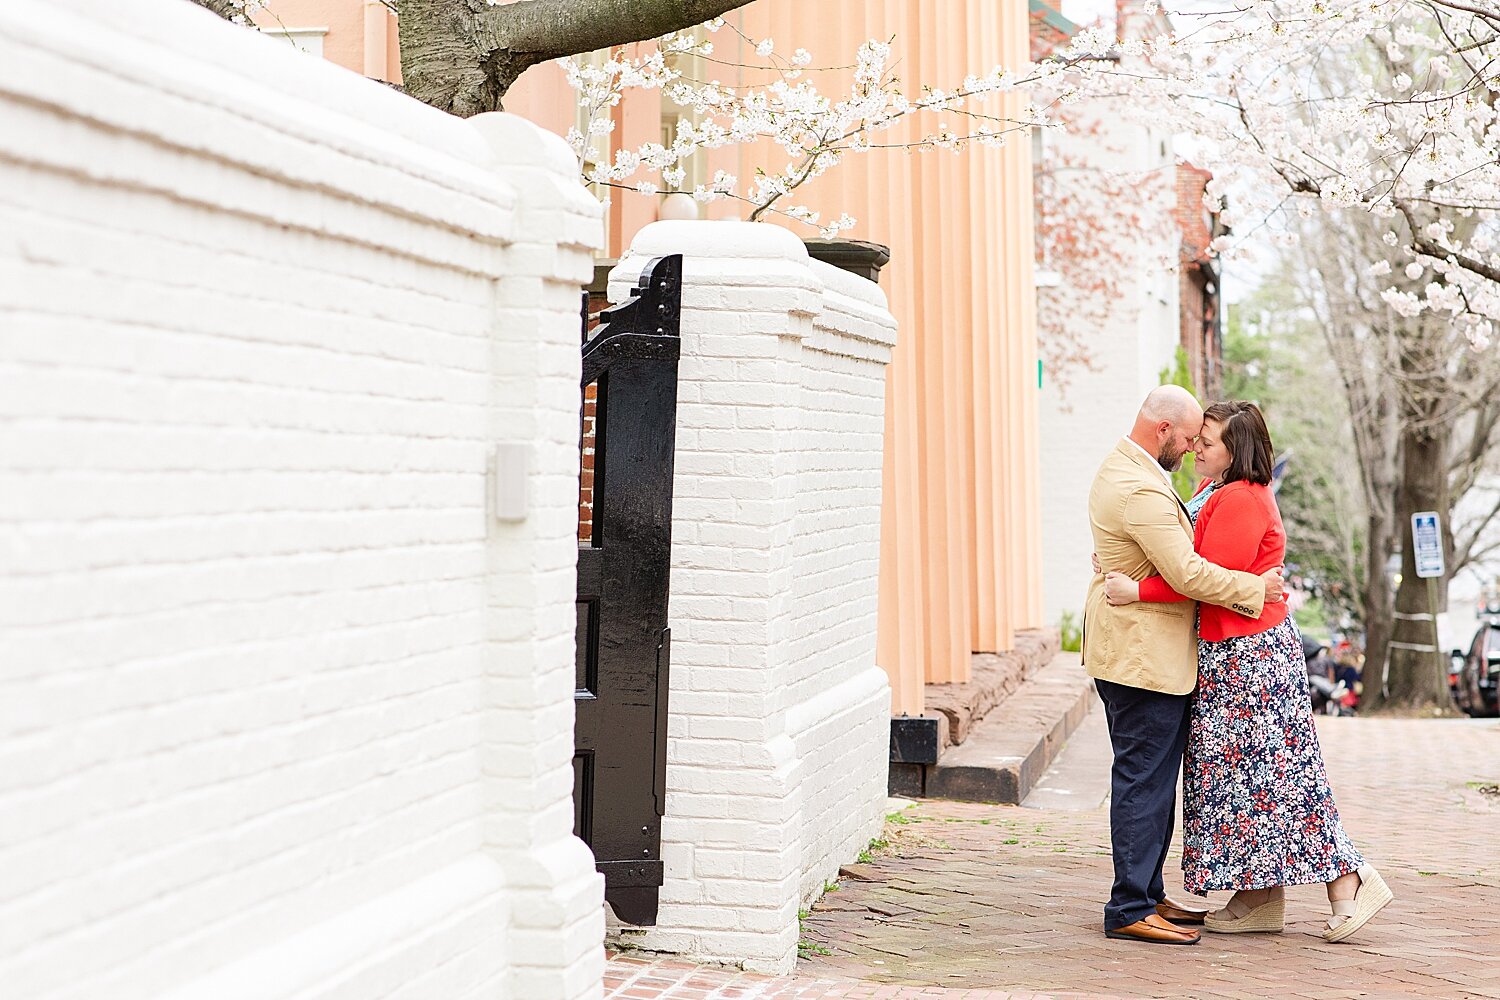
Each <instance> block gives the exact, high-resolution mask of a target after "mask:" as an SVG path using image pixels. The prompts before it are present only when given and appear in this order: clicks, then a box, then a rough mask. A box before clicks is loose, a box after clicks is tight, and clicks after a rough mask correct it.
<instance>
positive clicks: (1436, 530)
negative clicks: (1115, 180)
mask: <svg viewBox="0 0 1500 1000" xmlns="http://www.w3.org/2000/svg"><path fill="white" fill-rule="evenodd" d="M1411 548H1412V555H1413V556H1415V557H1416V563H1417V576H1419V577H1421V578H1423V579H1427V578H1428V577H1433V576H1442V575H1443V532H1442V530H1441V526H1440V525H1439V522H1438V515H1437V511H1435V510H1423V511H1418V512H1417V513H1415V514H1413V515H1412V516H1411Z"/></svg>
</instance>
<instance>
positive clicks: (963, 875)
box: [605, 719, 1500, 1000]
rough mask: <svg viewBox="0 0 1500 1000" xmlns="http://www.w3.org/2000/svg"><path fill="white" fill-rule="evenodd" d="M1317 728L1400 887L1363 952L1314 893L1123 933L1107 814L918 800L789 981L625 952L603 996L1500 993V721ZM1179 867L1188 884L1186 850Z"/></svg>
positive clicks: (1346, 803) (1368, 932)
mask: <svg viewBox="0 0 1500 1000" xmlns="http://www.w3.org/2000/svg"><path fill="white" fill-rule="evenodd" d="M1320 733H1321V734H1322V737H1323V745H1324V749H1325V752H1326V755H1327V758H1328V764H1329V770H1330V774H1331V777H1332V781H1333V788H1334V794H1335V796H1336V798H1337V801H1338V804H1339V807H1340V810H1341V812H1342V814H1343V816H1344V821H1345V824H1346V826H1347V827H1348V829H1349V832H1350V834H1351V836H1352V837H1353V838H1354V840H1355V842H1356V844H1358V845H1359V846H1360V848H1361V849H1362V850H1363V851H1364V852H1365V853H1366V855H1367V856H1368V857H1369V858H1370V860H1371V861H1372V862H1373V863H1375V864H1376V865H1377V866H1378V867H1379V868H1380V869H1381V871H1382V873H1383V874H1384V875H1385V876H1386V879H1387V881H1388V882H1390V883H1391V887H1392V889H1393V890H1394V891H1395V893H1396V901H1395V902H1394V903H1392V904H1391V906H1390V907H1388V908H1387V909H1386V910H1385V911H1384V912H1383V913H1382V914H1381V915H1380V916H1379V917H1377V918H1376V920H1375V921H1373V922H1372V923H1371V924H1370V925H1369V927H1367V928H1366V929H1365V930H1364V931H1362V932H1361V933H1360V934H1359V935H1357V936H1356V937H1355V938H1354V941H1353V943H1351V944H1345V945H1328V944H1325V943H1324V942H1323V940H1322V939H1321V937H1319V936H1318V934H1319V932H1320V930H1321V928H1322V922H1323V920H1324V918H1325V917H1326V914H1327V902H1326V899H1325V897H1324V895H1323V890H1322V887H1321V886H1302V887H1298V888H1295V889H1292V890H1290V891H1289V892H1288V927H1287V931H1286V933H1285V934H1281V935H1243V936H1239V935H1233V936H1231V935H1205V936H1204V942H1203V943H1202V944H1201V945H1199V946H1197V947H1194V948H1164V947H1161V946H1150V945H1140V944H1131V943H1126V942H1115V941H1110V940H1108V939H1106V938H1104V936H1103V935H1102V934H1101V933H1100V930H1099V926H1100V920H1101V906H1102V901H1103V898H1104V896H1105V895H1106V894H1107V892H1108V886H1109V875H1110V860H1109V849H1108V843H1109V838H1108V816H1107V814H1106V812H1105V810H1104V809H1102V808H1099V809H1093V810H1090V811H1086V812H1064V811H1057V810H1038V809H1023V808H1019V807H1014V806H987V805H976V804H969V803H949V802H924V803H922V804H920V805H918V806H917V807H915V808H913V809H911V810H908V811H907V813H905V814H903V816H902V818H903V819H905V820H907V822H905V823H902V824H893V825H892V826H891V827H890V829H891V835H890V839H891V841H892V846H891V849H890V850H889V851H887V852H885V853H884V854H883V855H882V856H879V857H877V858H876V859H875V861H874V862H873V863H872V864H871V865H869V866H867V869H868V874H869V875H870V876H871V877H872V879H873V880H872V881H858V880H854V879H848V878H846V879H843V880H841V882H840V888H839V891H837V892H832V893H829V894H828V895H826V896H825V897H824V898H823V900H822V901H821V902H819V904H818V905H817V906H816V907H815V908H814V911H813V913H812V915H811V916H810V917H809V919H808V921H807V923H806V940H807V941H808V942H810V943H811V944H813V945H815V946H817V947H819V948H822V949H826V950H827V951H828V952H829V954H827V955H815V956H811V957H810V958H808V959H807V960H805V961H803V962H802V963H800V965H799V969H798V975H797V976H796V977H795V978H789V979H769V978H766V977H761V976H752V975H749V974H745V973H733V972H726V971H722V970H709V969H694V968H693V967H692V966H689V965H686V964H684V963H674V962H658V963H650V962H639V961H637V960H632V959H628V958H620V957H616V958H615V959H613V960H612V961H611V963H610V966H609V977H610V978H609V981H608V983H607V984H606V989H605V996H606V997H610V998H626V997H629V998H632V1000H635V998H642V1000H644V998H661V1000H720V998H726V1000H727V998H730V997H740V998H752V997H753V998H757V1000H759V998H771V997H777V998H788V1000H790V998H797V1000H814V998H830V997H867V998H882V1000H887V998H888V1000H896V998H901V1000H905V998H918V997H922V998H934V1000H938V998H942V1000H958V998H965V1000H999V998H1002V997H1023V996H1024V997H1035V996H1083V995H1087V996H1132V997H1161V996H1192V997H1266V996H1276V997H1299V998H1314V997H1316V998H1338V997H1351V998H1352V997H1364V998H1370V997H1389V996H1433V997H1491V998H1500V958H1497V957H1496V955H1497V952H1500V863H1497V859H1496V856H1497V854H1500V802H1496V801H1495V800H1494V799H1492V798H1490V797H1488V796H1486V795H1484V794H1481V793H1480V792H1479V791H1478V790H1477V789H1476V788H1475V787H1473V786H1472V785H1471V783H1475V784H1477V783H1483V782H1495V781H1497V780H1500V725H1497V724H1496V723H1494V722H1468V721H1456V720H1451V721H1450V720H1432V721H1427V720H1382V719H1328V720H1320ZM1167 874H1168V886H1169V888H1171V887H1173V885H1174V883H1175V885H1176V886H1179V887H1180V885H1181V881H1180V868H1179V867H1178V864H1177V860H1176V859H1175V858H1174V859H1173V860H1172V861H1170V862H1169V863H1168V873H1167ZM1224 898H1226V896H1225V895H1224V894H1218V895H1217V896H1216V899H1217V900H1222V899H1224ZM1056 990H1063V991H1067V992H1066V993H1056V992H1048V991H1056ZM653 991H654V992H653Z"/></svg>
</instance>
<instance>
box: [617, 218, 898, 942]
mask: <svg viewBox="0 0 1500 1000" xmlns="http://www.w3.org/2000/svg"><path fill="white" fill-rule="evenodd" d="M667 253H683V254H684V256H685V261H684V274H683V285H684V289H683V296H684V301H683V314H682V338H683V350H682V361H681V373H680V384H679V390H678V393H679V395H678V398H679V406H678V423H677V458H676V481H675V491H676V492H675V497H674V499H673V527H672V530H673V539H672V595H671V609H670V621H671V625H672V679H671V680H672V683H671V704H670V718H669V728H668V732H669V739H668V744H667V746H668V754H667V787H668V794H667V815H666V817H665V821H664V823H663V857H664V859H665V861H666V879H667V882H666V886H665V887H664V889H663V893H662V906H661V912H660V914H659V919H658V925H657V927H656V928H654V929H651V930H640V929H634V928H617V929H616V931H615V936H616V939H617V940H619V941H620V942H621V943H623V944H627V945H633V946H638V947H642V948H647V949H653V950H661V951H672V952H679V953H683V954H687V955H690V956H694V957H699V958H706V959H712V960H718V961H727V962H732V963H735V964H739V965H743V966H744V967H746V968H752V969H759V970H765V971H774V972H786V971H789V970H790V969H791V968H792V966H793V965H794V963H795V961H796V943H797V910H798V908H799V906H800V905H803V904H805V903H807V902H808V901H809V900H811V899H813V898H815V897H816V896H817V895H818V893H819V892H820V891H821V889H822V886H823V884H824V882H825V881H827V880H830V879H832V878H834V877H835V876H836V875H837V871H838V866H839V865H840V864H844V863H847V862H849V861H852V860H853V859H854V858H855V856H856V855H857V854H858V853H859V851H860V849H861V848H863V847H864V846H865V844H866V843H867V842H868V841H869V839H870V838H871V837H872V836H874V835H875V834H876V833H878V832H879V830H880V825H881V820H882V813H883V809H884V805H885V795H886V768H887V759H888V756H889V745H890V689H889V687H888V685H887V682H886V678H885V674H884V672H883V671H881V670H880V669H879V668H878V667H877V666H876V665H875V599H876V591H877V556H878V553H879V529H880V477H881V454H882V437H883V432H884V408H885V365H886V364H887V363H888V362H889V360H890V350H891V346H892V344H893V343H894V338H895V320H894V318H893V317H892V316H891V314H890V311H889V310H888V309H887V307H886V303H885V296H884V294H883V293H882V292H881V291H880V289H879V287H878V286H876V285H874V284H872V283H871V282H868V281H865V280H863V279H861V278H857V277H855V276H853V275H850V274H848V273H846V272H843V271H840V270H838V269H836V268H833V267H830V266H828V265H826V264H823V263H820V262H815V261H809V260H808V259H807V254H806V250H805V249H804V248H803V246H802V244H801V242H800V241H799V240H798V239H797V238H796V237H794V236H793V235H792V234H790V233H788V232H787V231H785V230H783V229H780V228H777V227H774V226H767V225H758V224H747V223H733V222H659V223H656V224H654V225H651V226H648V227H647V228H646V229H644V230H642V232H641V233H640V234H639V235H638V236H637V238H636V240H635V242H634V244H633V246H632V248H631V251H630V254H629V255H628V256H627V257H626V258H625V259H623V260H622V261H621V262H620V265H619V266H618V267H617V268H616V269H615V271H614V273H613V274H612V275H611V280H610V288H611V295H612V297H614V298H617V299H618V298H619V297H622V296H623V295H624V294H625V291H626V289H627V288H629V287H630V286H632V285H633V284H634V282H635V280H636V278H637V276H638V275H639V274H640V271H641V269H642V267H643V266H644V265H645V263H646V261H647V260H648V259H650V258H651V257H654V256H659V255H662V254H667Z"/></svg>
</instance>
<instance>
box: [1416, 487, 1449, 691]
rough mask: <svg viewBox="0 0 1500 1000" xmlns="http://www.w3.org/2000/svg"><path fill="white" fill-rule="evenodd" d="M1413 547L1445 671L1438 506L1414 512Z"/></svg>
mask: <svg viewBox="0 0 1500 1000" xmlns="http://www.w3.org/2000/svg"><path fill="white" fill-rule="evenodd" d="M1411 550H1412V555H1413V556H1414V557H1415V558H1414V560H1413V561H1414V562H1415V563H1416V566H1417V577H1418V578H1419V579H1423V580H1426V581H1427V606H1428V607H1429V608H1430V609H1431V615H1430V617H1431V620H1432V651H1433V653H1434V654H1435V655H1436V658H1437V664H1438V673H1439V675H1441V674H1442V673H1443V671H1444V664H1443V649H1442V644H1441V643H1440V642H1439V641H1438V627H1437V610H1438V598H1437V585H1438V580H1439V578H1441V577H1442V575H1443V572H1444V569H1445V567H1444V564H1443V530H1442V522H1441V521H1439V520H1438V513H1437V511H1435V510H1422V511H1418V512H1417V513H1415V514H1413V515H1412V516H1411Z"/></svg>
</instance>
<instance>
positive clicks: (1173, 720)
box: [1083, 386, 1391, 944]
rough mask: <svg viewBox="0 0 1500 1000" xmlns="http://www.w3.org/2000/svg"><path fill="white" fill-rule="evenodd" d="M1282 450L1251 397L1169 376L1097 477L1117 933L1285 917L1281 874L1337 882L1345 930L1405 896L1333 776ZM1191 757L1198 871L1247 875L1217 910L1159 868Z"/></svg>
mask: <svg viewBox="0 0 1500 1000" xmlns="http://www.w3.org/2000/svg"><path fill="white" fill-rule="evenodd" d="M1189 450H1192V451H1193V452H1194V454H1195V456H1196V470H1197V472H1198V474H1199V475H1200V476H1202V477H1203V481H1202V482H1201V483H1200V484H1199V487H1198V491H1197V493H1196V494H1195V495H1194V496H1193V498H1192V499H1191V500H1190V501H1188V502H1187V503H1186V504H1184V503H1183V502H1182V501H1181V500H1180V499H1179V498H1178V496H1177V493H1176V491H1175V490H1174V489H1173V487H1172V483H1171V473H1172V472H1174V471H1176V469H1177V468H1178V466H1180V465H1181V464H1182V456H1183V455H1184V454H1186V453H1187V452H1188V451H1189ZM1271 462H1272V449H1271V438H1270V434H1269V433H1268V432H1267V430H1266V424H1265V420H1264V418H1263V417H1262V416H1261V413H1260V410H1259V409H1258V408H1256V406H1255V405H1254V404H1253V403H1245V402H1230V403H1216V404H1214V405H1213V406H1210V407H1209V408H1208V410H1207V412H1205V411H1204V410H1203V409H1202V408H1201V407H1200V406H1199V404H1198V401H1197V400H1196V399H1194V398H1193V396H1192V394H1191V393H1189V392H1187V391H1186V390H1185V389H1181V388H1179V387H1177V386H1161V387H1159V388H1157V389H1154V390H1152V392H1151V394H1150V395H1149V396H1147V397H1146V401H1145V403H1144V404H1143V405H1142V406H1141V410H1140V413H1139V414H1138V415H1137V416H1136V420H1135V426H1134V427H1133V428H1132V429H1131V431H1130V433H1129V434H1128V435H1127V436H1126V437H1125V438H1124V439H1123V440H1121V441H1120V442H1119V444H1118V445H1117V446H1116V447H1115V449H1114V451H1112V452H1111V453H1110V454H1109V457H1108V458H1106V459H1105V460H1104V464H1103V465H1101V466H1100V468H1099V472H1098V474H1097V476H1095V478H1094V485H1093V488H1092V490H1091V491H1090V492H1089V521H1090V523H1091V525H1092V527H1093V535H1094V546H1095V567H1094V569H1095V574H1094V579H1093V581H1092V582H1091V583H1090V585H1089V594H1088V602H1087V604H1086V605H1085V609H1084V634H1083V659H1084V664H1085V666H1086V667H1087V669H1088V672H1089V674H1090V676H1092V677H1094V678H1095V682H1096V685H1097V687H1098V691H1099V697H1100V699H1101V700H1102V701H1103V702H1104V713H1105V719H1106V721H1107V723H1108V725H1109V737H1110V742H1111V744H1112V745H1113V747H1114V768H1113V771H1112V772H1111V782H1110V786H1111V799H1110V807H1109V821H1110V837H1111V841H1112V847H1113V851H1114V866H1115V880H1114V890H1113V892H1112V893H1111V895H1110V900H1109V904H1108V905H1107V906H1105V908H1104V933H1105V934H1106V935H1107V936H1109V937H1112V938H1122V939H1126V940H1135V941H1145V942H1151V943H1156V944H1197V943H1198V939H1199V936H1198V931H1197V929H1196V928H1194V927H1192V926H1188V925H1193V924H1203V925H1204V926H1205V928H1206V929H1207V930H1209V931H1215V932H1222V933H1231V934H1233V933H1243V932H1247V931H1272V932H1274V931H1280V930H1282V928H1283V925H1284V922H1285V913H1286V903H1285V898H1284V895H1283V891H1284V887H1285V886H1287V885H1302V884H1308V883H1313V882H1322V883H1325V884H1326V885H1327V888H1328V899H1329V902H1330V903H1331V905H1332V910H1333V916H1332V918H1331V919H1329V921H1328V925H1327V929H1326V930H1325V931H1324V934H1323V936H1324V937H1325V938H1326V939H1328V940H1329V941H1342V940H1344V939H1345V938H1347V937H1349V936H1350V935H1351V934H1353V933H1354V932H1355V931H1357V930H1359V929H1360V928H1361V927H1363V926H1364V924H1365V923H1366V922H1367V921H1368V920H1369V919H1370V918H1371V917H1372V916H1374V915H1375V913H1376V912H1377V911H1378V910H1380V908H1381V907H1383V906H1385V904H1386V903H1388V902H1390V899H1391V892H1390V890H1389V889H1388V888H1387V887H1386V884H1385V882H1384V881H1383V880H1382V879H1381V877H1380V875H1379V873H1377V872H1376V871H1375V869H1374V868H1372V867H1371V866H1369V865H1367V864H1366V863H1365V861H1364V859H1363V858H1362V857H1361V856H1360V854H1359V852H1358V851H1357V850H1355V848H1354V845H1353V844H1352V843H1351V842H1350V840H1349V837H1348V835H1347V834H1345V833H1344V827H1343V825H1342V824H1341V823H1340V822H1339V815H1338V810H1337V809H1336V808H1335V807H1334V804H1333V794H1332V792H1331V791H1330V790H1329V787H1328V775H1327V771H1326V770H1325V768H1324V765H1323V753H1322V750H1321V749H1320V748H1319V746H1318V736H1317V733H1316V731H1315V730H1314V729H1313V720H1312V708H1311V702H1310V700H1309V698H1308V690H1307V668H1306V661H1305V659H1304V657H1303V653H1302V641H1301V637H1300V636H1299V634H1298V632H1297V626H1296V623H1295V622H1293V621H1292V619H1291V617H1290V616H1289V615H1288V614H1287V607H1286V604H1285V603H1284V602H1283V600H1282V597H1283V594H1282V579H1281V566H1282V561H1283V559H1284V557H1285V553H1286V534H1285V532H1284V530H1283V529H1282V524H1281V514H1280V512H1279V511H1278V510H1277V508H1276V499H1275V497H1274V496H1273V495H1272V493H1271V488H1270V482H1271ZM1199 602H1201V603H1199ZM1179 768H1181V771H1182V776H1183V801H1182V815H1183V851H1182V868H1183V874H1184V877H1185V884H1186V887H1187V889H1188V890H1189V891H1191V892H1194V893H1200V894H1201V893H1205V892H1208V891H1211V890H1233V891H1234V896H1233V897H1232V898H1231V899H1230V900H1229V902H1228V905H1227V906H1225V907H1224V908H1223V909H1221V910H1218V911H1215V912H1213V913H1210V912H1208V910H1207V909H1204V908H1199V907H1195V906H1193V905H1191V904H1189V903H1187V902H1180V901H1173V900H1169V899H1168V898H1167V896H1166V890H1165V888H1164V886H1163V884H1162V865H1163V864H1164V863H1165V862H1166V859H1167V850H1168V848H1169V847H1170V846H1171V843H1172V826H1173V813H1174V808H1175V799H1176V791H1177V775H1178V771H1179Z"/></svg>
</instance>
